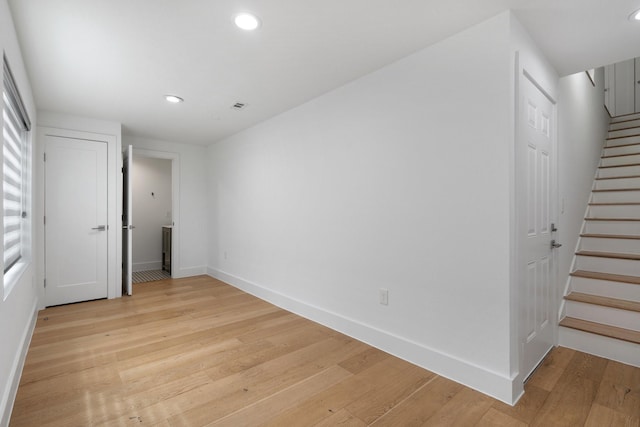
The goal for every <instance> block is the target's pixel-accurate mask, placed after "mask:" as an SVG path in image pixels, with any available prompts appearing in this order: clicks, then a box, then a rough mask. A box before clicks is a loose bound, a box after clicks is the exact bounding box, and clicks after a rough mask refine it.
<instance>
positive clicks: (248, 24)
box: [233, 13, 260, 31]
mask: <svg viewBox="0 0 640 427" xmlns="http://www.w3.org/2000/svg"><path fill="white" fill-rule="evenodd" d="M233 22H235V23H236V26H237V27H238V28H241V29H243V30H246V31H253V30H255V29H256V28H258V27H259V26H260V20H259V19H258V17H257V16H255V15H252V14H250V13H239V14H237V15H236V16H235V17H234V18H233Z"/></svg>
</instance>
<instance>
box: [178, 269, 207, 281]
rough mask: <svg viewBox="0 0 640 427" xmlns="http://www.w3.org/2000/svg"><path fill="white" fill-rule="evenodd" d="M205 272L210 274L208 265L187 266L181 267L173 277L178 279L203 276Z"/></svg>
mask: <svg viewBox="0 0 640 427" xmlns="http://www.w3.org/2000/svg"><path fill="white" fill-rule="evenodd" d="M171 271H172V272H173V268H172V269H171ZM203 274H208V273H207V267H205V266H200V267H185V268H181V269H180V270H177V272H176V273H175V274H174V276H173V277H174V278H176V279H180V278H183V277H193V276H202V275H203Z"/></svg>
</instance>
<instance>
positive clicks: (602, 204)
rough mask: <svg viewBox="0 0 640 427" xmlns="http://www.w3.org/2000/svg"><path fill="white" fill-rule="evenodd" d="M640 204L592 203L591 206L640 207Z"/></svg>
mask: <svg viewBox="0 0 640 427" xmlns="http://www.w3.org/2000/svg"><path fill="white" fill-rule="evenodd" d="M638 205H640V203H638V202H591V203H589V206H638Z"/></svg>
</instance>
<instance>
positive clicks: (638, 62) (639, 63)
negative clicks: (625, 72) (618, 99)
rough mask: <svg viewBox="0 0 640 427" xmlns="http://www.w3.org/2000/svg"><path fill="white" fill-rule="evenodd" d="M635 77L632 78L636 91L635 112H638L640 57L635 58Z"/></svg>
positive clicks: (639, 109) (639, 111) (639, 103)
mask: <svg viewBox="0 0 640 427" xmlns="http://www.w3.org/2000/svg"><path fill="white" fill-rule="evenodd" d="M635 69H636V78H635V79H634V83H635V84H634V87H635V92H636V113H640V58H636V65H635Z"/></svg>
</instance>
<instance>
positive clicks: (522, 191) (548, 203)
mask: <svg viewBox="0 0 640 427" xmlns="http://www.w3.org/2000/svg"><path fill="white" fill-rule="evenodd" d="M519 88H520V91H519V93H520V101H519V102H520V105H519V115H520V117H519V118H518V137H517V141H516V150H515V152H516V190H517V215H518V227H517V253H518V257H517V262H518V264H517V278H518V294H519V316H518V317H519V343H520V373H521V375H522V378H523V379H525V378H527V377H528V376H529V375H530V374H531V372H532V371H533V370H534V369H535V367H536V366H537V365H538V364H539V363H540V361H542V359H543V358H544V356H545V355H546V354H547V353H548V352H549V350H550V349H551V348H552V347H553V346H554V343H555V339H556V338H555V336H556V333H555V331H556V329H557V325H556V323H557V322H556V317H555V315H554V313H555V306H556V291H555V285H556V280H557V274H556V268H555V263H554V251H553V249H552V248H551V241H552V240H553V239H554V238H555V237H556V236H555V235H556V233H555V232H553V231H552V226H551V224H552V223H553V222H556V221H555V220H554V216H555V213H556V200H557V198H556V171H555V167H556V162H555V153H556V151H555V134H556V123H555V105H554V102H553V101H552V100H551V99H550V98H549V97H548V96H547V94H546V93H545V92H544V90H542V89H541V87H540V86H539V85H538V84H537V83H536V82H535V80H534V79H533V78H532V77H531V76H530V75H529V74H528V73H527V72H526V71H524V72H523V73H522V74H521V75H520V77H519ZM556 223H557V222H556Z"/></svg>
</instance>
